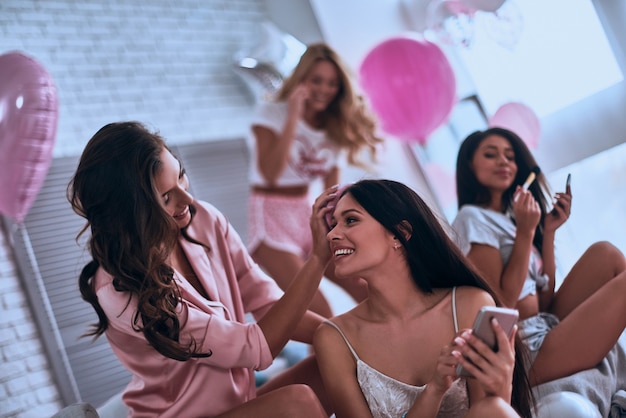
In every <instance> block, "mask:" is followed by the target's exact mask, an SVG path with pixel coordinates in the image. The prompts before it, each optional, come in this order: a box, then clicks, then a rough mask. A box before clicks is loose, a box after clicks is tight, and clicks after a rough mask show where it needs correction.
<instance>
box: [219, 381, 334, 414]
mask: <svg viewBox="0 0 626 418" xmlns="http://www.w3.org/2000/svg"><path fill="white" fill-rule="evenodd" d="M249 417H259V418H266V417H267V418H291V417H307V418H322V417H328V415H327V414H326V412H325V411H324V408H322V405H321V404H320V402H319V400H318V399H317V397H316V396H315V393H314V392H313V391H312V390H311V388H310V387H308V386H306V385H291V386H285V387H282V388H280V389H277V390H275V391H272V392H270V393H267V394H264V395H260V396H259V397H257V398H255V399H253V400H251V401H248V402H246V403H244V404H243V405H241V406H238V407H236V408H234V409H232V410H230V411H228V412H226V413H224V414H221V415H219V418H249Z"/></svg>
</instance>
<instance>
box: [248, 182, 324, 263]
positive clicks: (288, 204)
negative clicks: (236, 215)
mask: <svg viewBox="0 0 626 418" xmlns="http://www.w3.org/2000/svg"><path fill="white" fill-rule="evenodd" d="M311 208H312V203H311V201H310V200H309V196H308V195H305V196H301V197H300V196H278V195H269V194H264V193H255V192H254V191H252V192H251V194H250V199H249V203H248V242H247V247H248V251H249V252H250V253H252V252H254V250H256V248H257V247H258V246H259V244H261V243H264V244H265V245H267V246H269V247H271V248H273V249H276V250H279V251H286V252H289V253H293V254H297V255H299V256H300V257H302V258H306V257H307V256H308V255H309V254H310V253H311V250H312V246H313V242H312V241H313V239H312V237H311V229H310V226H309V219H310V217H311Z"/></svg>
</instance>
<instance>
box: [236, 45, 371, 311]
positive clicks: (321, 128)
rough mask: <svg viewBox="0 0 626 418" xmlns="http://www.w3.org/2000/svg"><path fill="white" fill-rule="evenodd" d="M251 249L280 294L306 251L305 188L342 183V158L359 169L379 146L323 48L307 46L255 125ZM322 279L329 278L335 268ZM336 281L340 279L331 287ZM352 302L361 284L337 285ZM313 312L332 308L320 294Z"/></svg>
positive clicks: (332, 55) (340, 68) (361, 294)
mask: <svg viewBox="0 0 626 418" xmlns="http://www.w3.org/2000/svg"><path fill="white" fill-rule="evenodd" d="M251 125H252V128H251V130H252V138H251V144H250V149H251V158H252V161H251V172H250V185H251V196H250V204H249V231H248V235H249V236H248V249H249V251H250V253H251V254H252V257H253V258H254V260H255V261H257V263H259V264H260V265H261V266H262V267H263V268H264V269H265V270H266V271H267V272H268V273H269V275H270V276H271V277H273V278H274V280H276V282H277V283H278V285H279V286H280V287H281V288H282V289H286V288H287V286H288V285H289V283H290V282H291V281H292V279H293V278H294V276H295V274H296V272H297V271H298V270H299V269H300V268H301V267H302V264H303V263H304V260H305V259H306V257H307V256H308V254H309V253H310V251H311V243H312V238H311V233H310V231H309V229H308V219H309V216H310V214H311V203H310V197H309V189H310V186H311V185H312V183H313V182H314V181H316V180H320V179H321V181H322V182H323V185H324V188H328V187H330V186H332V185H335V184H337V183H339V179H340V168H339V166H340V160H341V159H342V158H343V157H344V155H343V153H344V152H345V153H346V154H347V161H348V163H349V164H353V165H361V166H363V165H364V164H362V162H361V161H360V159H359V153H360V152H361V151H362V150H363V149H367V150H369V151H370V157H372V160H374V158H375V146H376V144H378V143H380V142H382V140H381V139H380V138H378V137H377V136H376V133H375V127H376V126H375V121H374V119H373V118H372V116H371V115H370V114H369V113H368V111H367V109H366V107H365V105H364V103H363V100H362V98H361V97H359V96H357V95H356V94H355V92H354V90H353V87H352V84H351V81H350V78H349V76H348V71H347V70H346V67H345V65H344V64H343V63H342V61H341V59H340V57H339V56H338V55H337V53H336V52H335V51H333V50H332V49H331V48H330V47H328V46H327V45H325V44H321V43H320V44H314V45H310V46H309V47H308V48H307V50H306V51H305V53H304V54H303V55H302V57H301V59H300V62H299V63H298V65H297V66H296V68H295V69H294V71H293V73H292V75H291V76H290V77H288V78H287V79H286V80H285V82H284V84H283V86H282V88H281V89H280V90H279V91H278V93H277V94H276V97H275V100H273V101H267V102H263V103H261V104H260V105H259V106H258V108H257V110H256V112H255V115H254V117H253V120H252V124H251ZM326 276H327V277H328V278H330V279H331V280H333V281H335V280H334V275H333V272H332V266H331V267H330V268H329V270H328V271H327V274H326ZM336 283H337V282H336ZM337 284H338V285H339V286H341V287H342V288H344V289H345V290H346V291H347V292H348V293H349V294H350V295H351V296H352V297H353V298H354V299H355V300H356V301H361V300H363V299H364V298H365V297H366V295H367V288H366V286H365V284H364V283H363V282H362V281H361V280H360V279H358V278H357V279H350V280H344V281H341V282H338V283H337ZM311 309H312V310H313V311H315V312H317V313H319V314H321V315H323V316H325V317H330V316H331V315H332V311H331V307H330V305H329V303H328V301H327V300H326V299H325V298H324V296H323V295H322V293H321V292H320V291H318V293H317V295H316V296H315V297H314V299H313V302H312V304H311Z"/></svg>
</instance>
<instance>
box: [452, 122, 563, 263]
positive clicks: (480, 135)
mask: <svg viewBox="0 0 626 418" xmlns="http://www.w3.org/2000/svg"><path fill="white" fill-rule="evenodd" d="M492 135H496V136H500V137H502V138H504V139H506V140H507V141H508V142H509V143H510V144H511V147H512V148H513V152H514V153H515V164H517V174H516V176H515V180H514V181H513V183H512V184H511V186H510V187H509V188H508V189H507V190H506V191H505V192H504V193H503V194H502V208H503V211H504V212H507V211H509V209H510V208H511V205H512V202H513V193H514V192H515V188H516V187H517V186H518V185H520V184H522V183H524V181H525V180H526V177H528V175H529V174H530V172H531V170H532V169H533V168H534V167H537V166H538V165H537V161H536V160H535V157H533V155H532V154H531V152H530V150H529V149H528V147H527V146H526V143H525V142H524V141H523V140H522V139H521V138H520V137H519V136H518V135H517V134H515V133H514V132H512V131H510V130H508V129H504V128H497V127H494V128H489V129H487V130H485V131H476V132H473V133H472V134H470V135H469V136H468V137H467V138H465V139H464V140H463V142H462V143H461V147H460V148H459V152H458V154H457V160H456V194H457V198H458V207H459V209H460V208H461V206H463V205H467V204H472V205H478V206H481V205H485V204H488V203H489V202H490V201H491V195H490V193H489V190H488V189H487V188H486V187H485V186H483V185H482V184H480V183H479V182H478V179H477V178H476V174H474V170H472V166H471V165H472V160H473V159H474V154H475V153H476V150H477V149H478V147H479V145H480V144H481V142H482V141H483V140H484V139H485V138H487V137H489V136H492ZM528 190H529V191H530V192H531V193H532V195H533V197H534V198H535V200H536V201H537V203H538V204H539V207H540V208H541V221H540V222H539V224H538V225H537V229H536V231H535V237H534V239H533V244H534V245H535V247H536V248H537V249H538V250H539V252H541V250H542V247H543V220H544V218H545V216H546V214H547V213H548V206H549V205H548V196H550V195H551V192H550V187H549V186H548V182H547V180H546V177H545V176H544V175H543V173H542V172H539V175H537V179H536V180H535V181H534V182H533V184H531V185H530V187H529V189H528Z"/></svg>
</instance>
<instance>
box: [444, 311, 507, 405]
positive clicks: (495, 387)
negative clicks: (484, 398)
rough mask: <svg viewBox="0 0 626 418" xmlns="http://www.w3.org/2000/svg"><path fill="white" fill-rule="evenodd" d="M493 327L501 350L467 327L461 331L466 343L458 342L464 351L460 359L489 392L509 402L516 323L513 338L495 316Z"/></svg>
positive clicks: (458, 349) (460, 348)
mask: <svg viewBox="0 0 626 418" xmlns="http://www.w3.org/2000/svg"><path fill="white" fill-rule="evenodd" d="M491 326H492V328H493V330H494V332H495V334H496V339H497V342H498V351H497V352H495V351H493V350H492V349H491V348H490V347H489V346H488V345H487V344H485V343H484V342H483V341H481V340H480V339H479V338H477V337H476V336H474V335H473V334H472V333H471V331H469V330H468V331H465V332H463V333H462V334H461V338H460V339H462V340H463V341H464V343H461V344H458V343H457V345H458V346H459V347H458V348H457V351H459V352H460V354H461V355H460V356H459V357H458V360H459V362H460V363H461V364H462V365H463V367H464V368H465V369H466V370H467V371H468V372H469V373H471V375H472V376H473V378H474V379H476V380H477V381H478V383H479V384H480V385H481V387H482V388H483V390H484V391H485V394H486V395H491V396H499V397H501V398H503V399H504V400H506V401H507V402H510V401H511V392H512V390H513V370H514V369H515V334H516V333H517V325H516V326H515V327H514V328H513V332H512V333H511V337H510V338H507V336H506V333H505V332H504V330H503V329H502V327H501V326H500V325H499V324H498V321H497V320H496V319H494V320H493V322H492V323H491ZM455 341H456V340H455Z"/></svg>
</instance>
